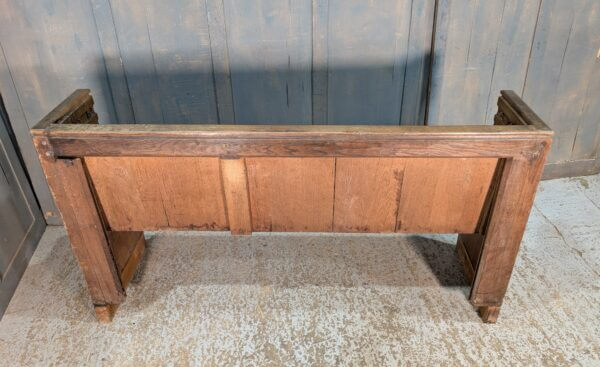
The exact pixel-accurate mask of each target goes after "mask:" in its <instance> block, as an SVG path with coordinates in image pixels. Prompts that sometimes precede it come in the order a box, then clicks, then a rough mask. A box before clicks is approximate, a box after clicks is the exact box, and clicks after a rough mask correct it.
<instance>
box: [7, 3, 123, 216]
mask: <svg viewBox="0 0 600 367" xmlns="http://www.w3.org/2000/svg"><path fill="white" fill-rule="evenodd" d="M0 48H1V53H2V55H0V91H1V92H2V97H3V99H4V101H5V104H6V110H7V113H8V116H9V118H10V122H11V125H12V127H13V130H14V131H15V134H16V136H17V139H18V143H19V148H20V149H21V153H22V155H23V157H24V160H25V164H26V166H27V169H28V172H29V175H30V177H31V180H32V184H33V186H34V189H35V192H36V195H37V198H38V200H39V202H40V205H41V207H42V211H43V212H44V215H45V217H46V220H47V221H48V223H50V224H60V223H61V222H62V221H61V219H60V215H59V214H58V211H57V210H56V206H55V205H54V203H53V199H52V197H51V195H50V191H49V189H48V186H47V184H46V179H45V178H44V177H43V173H42V170H41V167H40V164H39V161H38V158H37V154H36V153H35V150H34V148H33V144H32V142H31V138H30V135H29V127H31V126H33V125H35V124H36V123H37V122H38V121H39V119H40V118H42V117H43V116H44V115H45V114H46V113H48V112H49V111H50V110H51V109H53V108H54V107H55V106H56V105H57V104H58V103H59V102H60V101H61V100H62V99H63V98H64V97H66V96H68V95H69V94H71V92H73V90H74V89H76V88H91V89H92V90H93V91H94V99H95V102H96V104H95V109H96V111H97V113H98V114H99V115H100V119H101V120H103V121H114V120H115V109H114V106H113V104H112V98H111V92H110V88H109V85H108V82H107V79H106V74H105V70H106V68H105V65H104V59H103V58H102V51H101V47H100V43H99V41H98V34H97V30H96V27H95V25H94V21H93V13H92V9H91V6H90V3H89V2H86V1H69V0H64V1H45V2H43V1H1V2H0Z"/></svg>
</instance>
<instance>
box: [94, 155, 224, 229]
mask: <svg viewBox="0 0 600 367" xmlns="http://www.w3.org/2000/svg"><path fill="white" fill-rule="evenodd" d="M85 161H86V165H87V168H88V171H89V174H90V177H91V179H92V181H93V183H94V186H95V188H96V191H97V194H98V198H99V200H100V204H101V205H102V208H103V210H104V213H105V215H106V219H107V221H108V224H109V226H110V228H111V229H112V230H115V231H132V230H134V231H135V230H155V229H197V230H225V229H227V228H228V224H227V218H226V215H225V203H224V198H223V196H224V195H223V188H222V183H221V175H220V169H219V159H218V158H206V157H171V158H166V157H87V158H86V159H85Z"/></svg>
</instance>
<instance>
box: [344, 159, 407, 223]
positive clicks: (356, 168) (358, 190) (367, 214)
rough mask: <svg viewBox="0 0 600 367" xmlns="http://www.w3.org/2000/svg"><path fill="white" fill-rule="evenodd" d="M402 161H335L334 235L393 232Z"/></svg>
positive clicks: (400, 184)
mask: <svg viewBox="0 0 600 367" xmlns="http://www.w3.org/2000/svg"><path fill="white" fill-rule="evenodd" d="M405 162H406V159H404V158H337V161H336V173H335V207H334V214H333V216H334V220H333V230H334V231H335V232H394V231H395V230H396V221H397V216H398V203H399V201H400V197H401V192H402V179H403V175H404V164H405Z"/></svg>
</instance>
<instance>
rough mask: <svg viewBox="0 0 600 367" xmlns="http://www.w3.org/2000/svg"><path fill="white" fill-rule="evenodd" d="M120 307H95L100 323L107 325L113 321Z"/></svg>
mask: <svg viewBox="0 0 600 367" xmlns="http://www.w3.org/2000/svg"><path fill="white" fill-rule="evenodd" d="M117 307H119V305H94V309H95V310H96V319H97V320H98V322H101V323H103V324H107V323H109V322H111V321H112V319H113V317H114V316H115V312H117Z"/></svg>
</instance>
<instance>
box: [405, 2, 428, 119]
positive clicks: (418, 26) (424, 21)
mask: <svg viewBox="0 0 600 367" xmlns="http://www.w3.org/2000/svg"><path fill="white" fill-rule="evenodd" d="M435 3H436V2H435V1H427V0H425V1H422V0H412V7H411V17H410V33H409V35H410V36H409V39H408V50H407V54H406V73H405V74H404V86H403V92H402V106H401V108H402V112H401V113H402V114H401V117H400V124H401V125H423V124H424V123H425V109H426V107H427V93H428V88H429V72H430V65H431V57H432V53H431V37H432V35H433V21H434V14H435Z"/></svg>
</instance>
